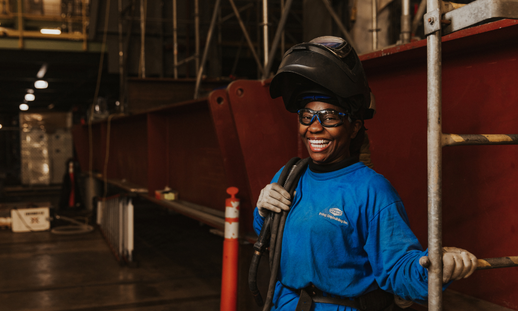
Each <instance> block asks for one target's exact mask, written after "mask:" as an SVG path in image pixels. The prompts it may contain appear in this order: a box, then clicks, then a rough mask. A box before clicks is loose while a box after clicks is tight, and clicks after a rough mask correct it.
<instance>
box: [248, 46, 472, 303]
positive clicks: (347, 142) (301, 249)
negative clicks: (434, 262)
mask: <svg viewBox="0 0 518 311" xmlns="http://www.w3.org/2000/svg"><path fill="white" fill-rule="evenodd" d="M270 95H271V96H272V97H273V98H275V97H279V96H282V98H283V100H284V105H285V106H286V109H287V110H288V111H290V112H294V113H295V112H296V113H298V117H299V123H300V124H299V134H300V136H301V138H302V140H303V141H304V144H305V145H306V148H307V150H308V153H309V156H310V160H309V161H308V163H309V165H308V168H307V169H305V168H304V169H305V171H304V170H303V171H302V173H301V175H300V179H299V180H298V184H297V186H296V188H295V191H293V192H292V193H291V194H290V193H288V192H287V191H286V189H284V188H283V187H282V186H281V185H280V184H278V183H277V182H278V181H279V180H282V179H283V178H280V176H281V171H282V170H280V171H279V172H278V173H277V174H276V175H275V176H274V177H273V179H272V182H271V184H269V185H267V186H266V187H265V188H264V189H263V190H262V191H261V194H260V196H259V200H258V202H257V208H256V209H255V212H254V229H255V230H256V232H257V233H258V234H259V235H260V236H263V235H264V232H268V230H270V229H271V230H272V234H271V235H272V239H273V235H274V233H273V232H275V235H276V236H279V237H280V236H282V244H281V245H282V249H280V250H279V251H277V250H278V249H279V248H278V247H277V245H279V244H276V248H275V255H273V256H274V258H278V256H279V255H280V263H279V273H278V275H274V276H273V277H274V279H273V280H274V281H276V283H275V282H271V283H270V284H271V287H272V288H273V287H274V288H275V289H274V291H275V294H274V295H273V296H272V295H269V296H268V297H267V303H266V305H265V309H264V310H270V308H271V310H286V311H287V310H296V311H297V310H321V311H327V310H329V311H331V310H333V311H336V310H339V311H352V310H358V309H361V310H370V311H394V310H399V309H400V308H404V307H408V306H409V305H410V304H411V303H412V302H411V301H414V300H417V301H424V300H426V299H427V295H428V284H427V277H428V271H427V269H426V268H425V267H423V266H421V265H420V262H421V261H420V260H422V261H423V262H424V261H425V260H426V258H427V254H428V253H427V251H425V250H423V248H422V247H421V245H420V244H419V241H418V240H417V238H416V237H415V235H414V234H413V232H412V231H411V230H410V225H409V223H408V217H407V215H406V211H405V208H404V206H403V203H402V201H401V199H400V198H399V195H398V194H397V192H396V190H395V189H394V188H393V187H392V186H391V184H390V183H389V182H388V181H387V180H386V179H385V178H384V177H383V176H382V175H380V174H378V173H376V172H374V171H373V170H372V169H370V168H369V167H367V166H365V164H363V163H362V162H360V161H359V156H360V148H361V146H362V143H363V141H364V137H365V127H364V125H363V120H364V119H368V118H372V117H373V115H374V105H373V101H372V100H371V99H372V98H373V97H372V96H371V94H370V88H369V85H368V83H367V79H366V78H365V74H364V72H363V68H362V65H361V63H360V61H359V59H358V56H357V55H356V52H355V51H354V49H353V48H352V47H351V46H350V45H349V44H348V43H347V42H346V41H345V40H343V39H341V38H337V37H320V38H317V39H314V40H312V41H310V42H307V43H301V44H298V45H295V46H294V47H292V48H291V49H290V50H288V52H286V54H285V56H284V58H283V61H282V62H281V65H280V68H279V70H278V72H277V75H276V76H275V77H274V78H273V79H272V82H271V85H270ZM298 170H299V169H298ZM290 178H291V177H288V179H290ZM291 180H294V181H295V180H297V179H295V178H294V177H293V178H291ZM279 212H282V215H283V216H282V217H283V218H282V219H286V222H285V224H284V225H283V226H284V231H283V232H280V233H278V232H277V229H274V228H270V229H269V225H268V223H271V222H270V221H267V222H265V219H266V218H265V217H266V216H271V213H279ZM287 213H289V214H287ZM286 214H287V216H286V217H285V215H286ZM284 217H285V218H284ZM277 218H278V217H276V219H277ZM267 219H268V220H269V219H271V218H270V217H269V218H267ZM278 228H279V229H278V230H279V231H280V230H281V229H280V228H282V225H280V224H279V225H278ZM279 252H280V254H279ZM451 256H454V257H455V258H456V259H455V260H456V263H454V264H451V263H452V261H451V260H449V261H445V264H444V265H445V267H444V271H445V278H444V282H445V283H448V282H449V281H450V280H456V279H460V278H463V277H467V276H469V275H471V273H473V271H474V269H475V268H476V257H475V256H474V255H472V254H470V253H469V252H467V251H464V250H460V249H455V248H452V249H449V248H448V249H446V251H445V258H449V257H451ZM447 262H449V263H450V264H448V263H447ZM453 262H455V261H453ZM275 264H276V263H275ZM273 271H276V270H273ZM275 277H277V278H276V279H275ZM271 280H272V279H271ZM446 286H447V285H445V286H444V287H446ZM269 292H271V290H270V291H269ZM395 297H397V299H395Z"/></svg>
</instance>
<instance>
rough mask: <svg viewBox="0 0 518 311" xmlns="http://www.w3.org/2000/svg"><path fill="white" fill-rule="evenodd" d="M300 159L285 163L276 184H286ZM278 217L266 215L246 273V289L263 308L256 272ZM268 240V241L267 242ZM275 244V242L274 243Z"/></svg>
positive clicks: (270, 214)
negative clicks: (248, 289) (247, 288)
mask: <svg viewBox="0 0 518 311" xmlns="http://www.w3.org/2000/svg"><path fill="white" fill-rule="evenodd" d="M299 160H300V158H297V157H295V158H292V159H290V160H289V161H288V163H286V165H285V166H284V169H283V170H282V172H281V175H280V176H279V180H278V181H277V183H279V184H280V185H283V184H284V183H285V182H286V179H287V178H288V176H289V175H290V172H291V171H292V166H293V165H294V164H295V163H296V162H297V161H299ZM279 220H280V215H279V214H278V213H268V215H266V218H265V220H264V223H263V227H262V229H261V233H260V234H259V237H258V238H257V242H255V244H254V255H253V256H252V260H251V262H250V269H249V271H248V287H249V288H250V291H251V292H252V295H253V297H254V299H255V302H256V304H257V305H258V306H263V304H264V302H263V298H262V297H261V292H260V291H259V288H258V287H257V270H258V268H259V262H260V261H261V256H262V254H263V252H264V251H265V250H266V247H268V242H270V243H271V239H270V237H271V232H272V229H273V230H275V237H276V236H277V228H278V225H279ZM268 240H270V241H268ZM274 243H275V241H274ZM273 253H274V252H270V254H271V255H273ZM272 261H273V257H272V256H270V266H271V265H272Z"/></svg>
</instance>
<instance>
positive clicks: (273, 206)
mask: <svg viewBox="0 0 518 311" xmlns="http://www.w3.org/2000/svg"><path fill="white" fill-rule="evenodd" d="M290 205H291V196H290V194H289V193H288V191H286V190H285V189H284V188H283V187H282V186H281V185H279V184H278V183H272V184H269V185H267V186H266V187H264V188H263V190H261V194H260V195H259V200H257V209H258V210H259V215H261V216H262V217H264V216H266V211H272V212H275V213H280V212H281V210H285V211H288V210H289V209H290Z"/></svg>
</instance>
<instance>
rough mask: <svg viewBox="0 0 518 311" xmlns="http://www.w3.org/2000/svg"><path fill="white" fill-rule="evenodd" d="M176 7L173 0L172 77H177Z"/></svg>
mask: <svg viewBox="0 0 518 311" xmlns="http://www.w3.org/2000/svg"><path fill="white" fill-rule="evenodd" d="M176 8H177V6H176V0H173V68H174V69H173V72H174V78H175V79H178V19H177V11H176Z"/></svg>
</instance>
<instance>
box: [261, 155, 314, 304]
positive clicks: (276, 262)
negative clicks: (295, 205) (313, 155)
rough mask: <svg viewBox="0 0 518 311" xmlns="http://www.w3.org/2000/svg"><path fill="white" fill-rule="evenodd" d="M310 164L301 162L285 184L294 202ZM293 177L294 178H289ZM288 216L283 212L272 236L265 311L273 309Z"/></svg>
mask: <svg viewBox="0 0 518 311" xmlns="http://www.w3.org/2000/svg"><path fill="white" fill-rule="evenodd" d="M307 164H308V159H304V160H300V161H299V162H298V163H297V164H296V166H295V167H294V168H293V170H292V172H291V173H290V174H289V175H288V178H287V180H286V182H285V184H284V188H285V189H286V191H288V193H289V194H290V196H291V198H292V200H293V197H294V192H295V189H296V187H297V184H298V182H299V179H300V176H301V175H302V174H301V173H302V171H303V170H305V169H306V166H307ZM289 177H292V178H289ZM287 216H288V212H287V211H282V212H281V216H280V220H279V224H278V232H273V228H272V233H271V234H272V236H273V234H276V242H275V249H274V255H273V263H272V266H271V274H270V282H269V284H268V293H267V295H266V303H265V305H264V308H263V311H269V310H270V309H271V307H272V302H273V294H274V292H275V283H276V282H277V274H278V271H279V266H280V259H281V249H282V237H283V233H284V225H285V223H286V218H287ZM274 219H275V218H274ZM272 249H273V247H272V246H271V245H270V251H272Z"/></svg>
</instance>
